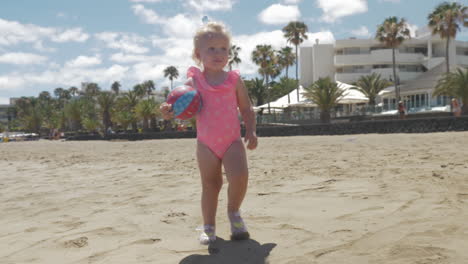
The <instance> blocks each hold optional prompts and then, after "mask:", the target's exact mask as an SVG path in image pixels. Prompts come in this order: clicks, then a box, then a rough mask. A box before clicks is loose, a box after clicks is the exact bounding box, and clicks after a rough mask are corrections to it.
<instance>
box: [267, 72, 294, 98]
mask: <svg viewBox="0 0 468 264" xmlns="http://www.w3.org/2000/svg"><path fill="white" fill-rule="evenodd" d="M296 87H297V82H296V80H295V79H290V78H286V77H281V78H280V80H279V82H277V83H275V84H274V85H273V86H272V89H271V92H272V94H273V98H272V100H276V99H277V98H280V97H282V96H284V95H285V94H287V95H289V93H291V92H292V91H293V90H294V89H296ZM288 97H289V96H288Z"/></svg>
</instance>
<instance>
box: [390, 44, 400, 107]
mask: <svg viewBox="0 0 468 264" xmlns="http://www.w3.org/2000/svg"><path fill="white" fill-rule="evenodd" d="M392 62H393V80H394V84H395V85H394V86H395V97H396V104H397V105H398V102H399V101H400V87H398V76H397V74H396V62H395V48H392Z"/></svg>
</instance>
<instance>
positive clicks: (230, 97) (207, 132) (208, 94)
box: [161, 22, 257, 245]
mask: <svg viewBox="0 0 468 264" xmlns="http://www.w3.org/2000/svg"><path fill="white" fill-rule="evenodd" d="M193 44H194V49H193V59H194V60H195V62H197V64H198V65H199V66H202V69H201V70H200V69H199V68H196V67H190V68H189V69H188V72H187V77H188V78H189V79H188V81H187V82H186V84H187V85H191V86H193V87H195V88H196V89H197V90H198V92H199V93H200V94H201V97H202V104H203V106H202V109H201V110H200V112H199V113H198V114H197V139H198V140H197V160H198V167H199V169H200V175H201V182H202V196H201V207H202V214H203V222H204V225H203V231H202V233H201V235H200V238H199V240H200V243H202V244H205V245H206V244H209V243H210V242H212V241H214V240H215V239H216V234H215V227H216V221H215V220H216V209H217V205H218V195H219V192H220V190H221V187H222V185H223V178H222V173H221V167H222V166H223V167H224V170H225V172H226V178H227V181H228V183H229V186H228V205H227V210H228V217H229V221H230V223H231V240H243V239H248V238H249V233H248V231H247V227H246V225H245V223H244V221H243V220H242V217H241V215H240V213H239V209H240V207H241V204H242V201H243V200H244V196H245V193H246V191H247V182H248V169H247V158H246V153H245V148H244V145H243V143H242V140H241V134H240V122H239V118H238V110H237V109H239V110H240V112H241V115H242V119H243V120H244V123H245V130H246V131H245V137H244V141H245V142H246V145H247V148H248V149H255V148H256V147H257V136H256V134H255V130H256V123H255V113H254V111H253V108H252V106H251V104H250V99H249V96H248V93H247V89H246V88H245V85H244V83H243V81H242V79H241V78H240V76H239V73H238V72H237V71H230V72H226V71H224V68H225V66H226V64H227V62H228V56H229V48H230V45H231V37H230V34H229V33H228V32H227V31H226V29H225V27H224V26H223V25H222V24H219V23H214V22H209V23H207V24H205V25H204V26H203V27H202V28H200V29H199V30H198V31H197V32H196V34H195V37H194V40H193ZM161 112H162V114H163V116H164V118H165V119H169V118H171V117H172V116H173V113H172V108H171V105H169V104H166V103H163V104H162V105H161Z"/></svg>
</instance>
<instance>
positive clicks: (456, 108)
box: [452, 98, 462, 117]
mask: <svg viewBox="0 0 468 264" xmlns="http://www.w3.org/2000/svg"><path fill="white" fill-rule="evenodd" d="M452 112H453V116H455V117H459V116H461V112H462V111H461V107H460V104H459V103H458V100H457V99H456V98H453V99H452Z"/></svg>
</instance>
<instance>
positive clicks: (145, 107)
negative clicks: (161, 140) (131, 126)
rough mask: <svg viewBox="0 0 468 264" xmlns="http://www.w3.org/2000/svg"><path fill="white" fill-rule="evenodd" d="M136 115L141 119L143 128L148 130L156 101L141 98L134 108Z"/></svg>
mask: <svg viewBox="0 0 468 264" xmlns="http://www.w3.org/2000/svg"><path fill="white" fill-rule="evenodd" d="M135 110H136V114H137V116H138V117H140V118H141V119H143V130H144V131H148V129H149V120H150V119H151V117H153V116H154V115H155V114H156V103H155V102H154V101H153V100H151V99H147V100H142V101H141V102H139V103H138V105H137V106H136V108H135Z"/></svg>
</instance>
